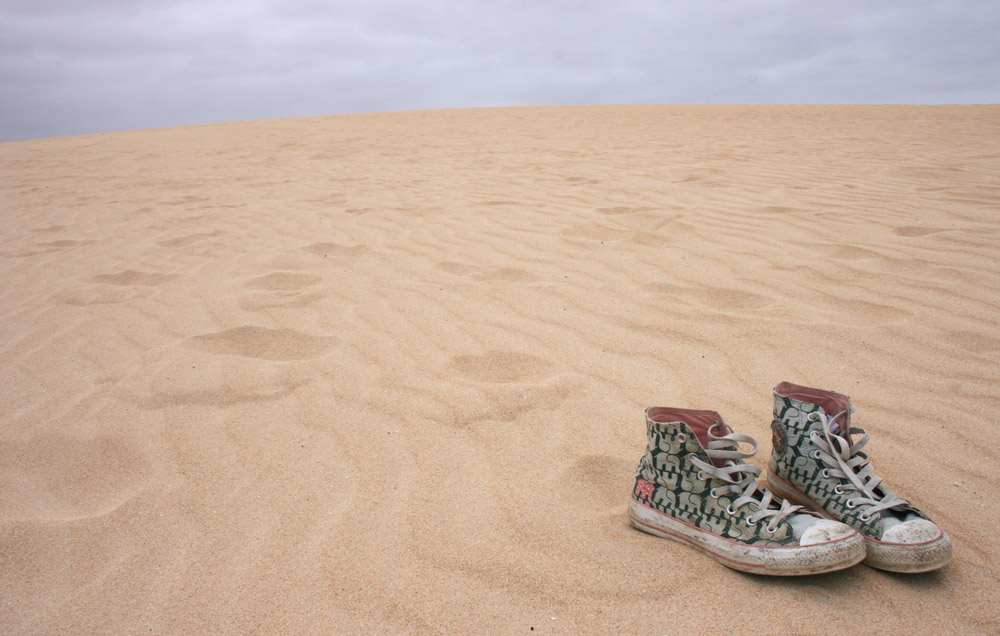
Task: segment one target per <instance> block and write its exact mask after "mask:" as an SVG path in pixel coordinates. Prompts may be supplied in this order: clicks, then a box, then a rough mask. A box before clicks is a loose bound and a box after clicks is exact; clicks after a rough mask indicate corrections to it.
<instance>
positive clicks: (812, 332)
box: [0, 106, 1000, 634]
mask: <svg viewBox="0 0 1000 636" xmlns="http://www.w3.org/2000/svg"><path fill="white" fill-rule="evenodd" d="M0 173H2V174H3V178H2V179H0V202H2V203H0V207H2V209H3V212H4V223H3V226H2V229H0V268H2V271H3V275H2V276H0V373H2V377H3V383H4V386H3V389H0V405H2V407H3V408H2V409H0V573H2V576H0V607H2V611H0V633H10V634H29V633H31V634H75V633H79V634H89V633H132V632H134V633H153V634H190V633H218V634H246V633H266V634H333V633H407V634H440V633H468V634H474V633H484V634H485V633H490V634H494V633H495V634H512V633H518V634H520V633H524V634H528V633H565V634H588V633H595V634H598V633H599V634H612V633H635V634H640V633H642V634H664V633H672V634H673V633H677V634H689V633H691V634H693V633H705V632H711V631H717V630H718V629H719V626H720V625H732V624H733V623H732V620H733V617H734V616H737V617H739V620H740V624H739V627H738V629H737V631H739V632H740V633H747V634H754V633H760V634H773V633H778V632H789V633H825V632H829V631H830V626H831V625H837V626H839V629H840V631H843V632H845V633H858V634H861V633H874V632H878V633H912V634H917V633H970V634H978V633H996V632H997V631H998V629H1000V611H998V609H997V607H998V606H997V603H996V602H995V598H996V592H995V590H996V589H997V588H998V587H1000V580H998V577H997V575H996V573H995V569H996V568H995V565H994V564H995V563H997V562H998V561H1000V542H998V541H997V540H996V539H995V538H994V537H993V536H992V535H991V534H990V531H989V529H990V528H992V527H993V526H994V525H995V520H996V519H997V518H1000V503H998V501H997V500H996V498H995V497H991V496H989V494H990V493H993V492H994V490H995V478H994V476H993V470H992V468H991V467H993V466H995V464H996V462H995V453H996V449H997V448H998V447H1000V429H998V428H997V427H996V426H995V422H996V420H997V416H998V412H997V401H996V387H997V384H998V380H1000V372H998V369H1000V337H998V334H1000V261H998V259H997V240H998V238H1000V220H998V217H997V214H996V211H997V210H998V209H1000V108H998V107H996V106H983V107H926V108H924V107H907V108H895V107H847V106H843V107H819V106H816V107H774V106H768V107H764V106H760V107H740V106H718V107H702V106H672V107H666V106H663V107H661V106H635V107H579V108H518V109H496V110H494V109H475V110H451V111H436V112H409V113H383V114H372V115H350V116H337V117H319V118H301V119H294V120H281V121H267V122H244V123H236V124H223V125H213V126H200V127H193V128H178V129H171V130H148V131H135V132H128V133H119V134H108V135H90V136H81V137H73V138H66V139H50V140H39V141H31V142H18V143H9V144H0ZM786 379H787V380H791V381H796V382H801V383H803V384H808V385H819V386H825V387H828V388H831V389H837V390H840V391H845V392H848V393H850V394H851V395H852V397H853V398H854V399H855V402H856V403H857V405H858V407H859V413H858V418H859V419H858V422H859V424H861V425H862V426H865V427H867V428H868V429H869V430H870V431H871V432H872V434H873V441H872V443H871V445H870V448H871V449H872V453H873V455H874V456H875V461H876V467H877V470H878V472H879V474H880V475H882V476H883V477H884V478H885V479H886V481H887V483H888V484H890V486H891V487H893V488H894V489H895V490H897V491H899V492H900V493H901V494H903V495H905V496H908V497H911V498H912V499H913V500H915V501H916V502H918V503H919V504H920V505H921V507H923V508H925V509H926V510H928V511H929V512H930V513H931V514H932V515H933V517H934V518H935V519H937V520H939V521H940V522H941V523H942V524H943V525H945V527H946V528H947V529H948V530H949V532H950V533H951V535H952V537H953V540H954V542H955V554H956V561H955V563H953V564H952V565H951V566H949V567H948V568H946V569H945V570H943V571H941V572H938V573H936V574H933V575H929V576H926V577H912V578H906V579H905V580H904V579H902V578H895V577H890V576H886V575H885V574H883V573H879V572H876V571H874V570H870V569H866V568H856V569H853V570H850V571H848V572H844V573H841V574H838V575H833V576H828V577H823V578H822V579H821V580H820V579H816V580H813V579H808V578H807V579H804V580H799V581H771V580H761V579H759V578H754V577H748V576H743V575H736V574H734V573H732V572H730V571H728V570H725V569H724V568H722V567H720V566H718V565H716V564H714V563H713V562H710V561H709V560H707V559H705V558H704V557H703V556H702V555H700V554H698V553H697V552H695V551H693V550H690V549H687V548H685V547H684V546H681V545H677V544H671V543H667V542H664V541H661V540H658V539H655V538H652V537H650V536H648V535H644V534H641V533H638V532H635V531H633V530H632V529H630V528H629V526H628V524H627V523H626V520H625V517H624V510H625V502H626V496H627V492H628V489H629V487H630V480H631V478H632V475H633V470H634V468H635V462H636V461H637V460H638V457H639V455H640V454H641V452H642V445H643V444H644V429H643V419H642V410H643V408H644V407H646V406H649V405H653V404H665V405H675V406H687V407H691V408H713V409H718V410H720V411H722V412H723V413H725V414H726V415H727V416H728V417H729V419H730V420H731V422H732V423H733V424H734V425H735V426H737V428H738V429H739V430H740V431H742V432H745V433H749V434H751V435H754V436H755V437H757V438H758V440H760V441H761V443H762V446H763V449H764V452H763V453H762V457H758V458H757V460H755V461H757V462H758V463H759V464H760V465H763V463H764V462H765V461H766V452H767V450H768V449H769V445H768V441H767V440H769V422H770V407H771V405H770V396H769V393H768V391H769V389H770V387H771V386H773V385H774V384H776V383H777V382H779V381H781V380H786ZM718 598H725V599H726V602H725V603H718V602H715V601H713V600H712V599H718ZM761 599H766V602H761ZM844 608H850V611H847V612H845V610H844ZM886 608H893V609H892V611H887V610H886ZM917 609H919V611H917ZM553 617H554V619H553ZM531 628H534V632H532V631H531Z"/></svg>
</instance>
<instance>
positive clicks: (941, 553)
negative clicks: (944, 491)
mask: <svg viewBox="0 0 1000 636" xmlns="http://www.w3.org/2000/svg"><path fill="white" fill-rule="evenodd" d="M767 484H768V487H769V488H770V490H771V492H773V493H774V494H776V495H778V496H779V497H781V498H783V499H788V500H789V501H791V502H792V503H797V504H800V505H802V506H805V507H806V508H809V509H810V510H815V511H816V512H818V513H820V514H821V515H823V516H824V517H827V518H828V519H833V517H831V516H830V515H829V514H827V513H826V511H824V510H821V509H820V508H819V506H817V505H816V504H815V503H813V502H812V500H811V499H810V498H809V496H808V495H806V494H805V493H804V492H802V491H801V490H799V489H798V488H796V487H795V485H794V484H792V483H790V482H789V481H788V480H786V479H784V478H782V477H779V476H777V475H775V474H774V473H773V472H772V471H771V469H770V468H768V470H767ZM864 540H865V551H866V552H867V556H866V557H865V560H864V563H865V565H867V566H869V567H873V568H877V569H879V570H887V571H889V572H903V573H907V574H919V573H921V572H932V571H934V570H937V569H939V568H942V567H944V566H945V565H947V564H948V562H949V561H951V539H949V538H948V535H947V534H945V532H944V531H943V530H942V531H941V534H939V535H938V536H937V537H935V538H933V539H931V540H929V541H923V542H921V543H886V542H885V541H878V540H877V539H870V538H868V537H864Z"/></svg>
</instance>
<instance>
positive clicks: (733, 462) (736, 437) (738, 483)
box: [688, 422, 802, 533]
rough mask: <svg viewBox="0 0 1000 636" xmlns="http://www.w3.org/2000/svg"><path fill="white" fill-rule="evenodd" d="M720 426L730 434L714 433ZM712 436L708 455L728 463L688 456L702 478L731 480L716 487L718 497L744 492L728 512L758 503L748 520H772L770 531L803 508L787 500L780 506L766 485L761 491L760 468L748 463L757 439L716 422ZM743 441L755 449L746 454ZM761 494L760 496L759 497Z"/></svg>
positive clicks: (712, 427)
mask: <svg viewBox="0 0 1000 636" xmlns="http://www.w3.org/2000/svg"><path fill="white" fill-rule="evenodd" d="M717 425H721V426H722V427H723V428H724V429H725V430H726V431H728V434H727V435H723V436H721V437H717V436H715V435H714V434H713V433H712V429H714V428H715V427H716V426H717ZM708 436H709V437H710V438H711V439H712V441H710V442H709V443H708V446H707V447H706V448H705V452H706V453H707V454H708V457H709V459H724V460H726V463H725V465H724V466H722V467H719V466H716V465H715V464H713V463H711V462H706V461H704V460H701V459H699V458H697V457H695V456H694V455H688V457H689V458H690V459H691V463H693V464H694V465H695V466H697V467H698V469H699V470H700V471H701V474H700V475H699V478H700V479H704V476H705V475H711V476H712V477H714V478H715V479H719V480H721V481H724V482H726V483H727V485H725V486H718V487H716V488H712V490H711V496H712V497H714V498H718V497H720V496H722V495H735V494H737V493H741V494H740V496H739V497H737V498H736V499H735V500H734V501H733V502H732V503H731V504H730V505H729V507H728V508H726V512H727V513H729V514H731V515H732V514H736V511H737V510H739V509H740V508H741V507H742V506H745V505H746V504H754V505H756V506H757V510H755V511H754V512H753V513H751V514H750V516H749V517H748V519H747V523H749V524H750V525H756V524H757V522H758V521H761V520H762V519H769V521H768V524H767V528H766V530H767V531H768V532H772V533H773V532H775V531H776V530H777V529H778V528H777V525H778V524H779V523H781V522H782V521H783V520H785V519H787V518H788V517H790V516H791V515H793V514H796V513H798V512H799V510H801V508H802V506H797V505H793V504H790V503H789V502H788V501H785V500H778V501H781V506H780V507H777V502H776V501H775V497H774V495H772V494H771V491H770V490H767V489H766V488H765V489H763V490H761V488H760V486H759V485H758V484H757V477H759V476H760V469H759V468H757V467H756V466H751V465H750V464H747V463H746V462H744V461H743V460H744V459H747V458H749V457H753V456H754V455H756V454H757V441H756V440H755V439H754V438H752V437H750V436H749V435H743V434H740V433H734V432H733V430H732V429H731V428H729V425H728V424H725V423H724V422H723V423H720V422H716V423H715V424H713V425H712V426H711V428H709V429H708ZM740 443H744V444H751V445H753V451H752V452H749V453H744V452H741V451H740V450H739V445H740ZM758 493H759V497H758V496H755V495H757V494H758Z"/></svg>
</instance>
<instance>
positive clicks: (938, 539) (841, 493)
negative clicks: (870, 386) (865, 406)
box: [767, 382, 951, 572]
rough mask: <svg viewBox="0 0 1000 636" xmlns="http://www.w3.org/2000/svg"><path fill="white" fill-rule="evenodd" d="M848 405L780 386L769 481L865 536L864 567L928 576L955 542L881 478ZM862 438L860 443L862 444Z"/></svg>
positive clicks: (843, 399) (839, 398)
mask: <svg viewBox="0 0 1000 636" xmlns="http://www.w3.org/2000/svg"><path fill="white" fill-rule="evenodd" d="M853 411H854V407H852V406H851V401H850V398H848V397H847V396H846V395H842V394H840V393H834V392H833V391H824V390H821V389H811V388H808V387H803V386H798V385H795V384H790V383H788V382H782V383H781V384H779V385H778V386H776V387H775V388H774V421H773V422H772V424H771V429H772V432H773V437H774V440H773V441H774V448H773V450H772V452H771V461H770V463H769V466H768V475H767V481H768V483H769V484H770V487H771V489H772V490H773V491H774V492H775V493H776V494H778V495H780V496H782V497H785V498H786V499H790V500H792V501H794V502H796V503H800V504H803V505H806V506H809V507H812V508H815V509H817V510H820V511H821V512H823V513H824V514H825V515H826V516H828V517H830V518H832V519H836V520H837V521H842V522H844V523H846V524H847V525H849V526H851V527H852V528H854V529H856V530H857V531H858V532H860V533H861V534H862V535H863V536H864V538H865V543H866V545H867V550H868V557H867V558H866V559H865V563H866V564H868V565H870V566H872V567H875V568H880V569H883V570H891V571H893V572H929V571H930V570H936V569H938V568H940V567H941V566H943V565H945V564H946V563H948V561H949V560H950V559H951V540H950V539H949V538H948V535H947V534H945V533H944V532H943V531H942V530H941V528H939V527H938V526H937V525H935V524H934V523H933V522H932V521H930V520H929V519H928V518H927V515H925V514H924V513H922V512H921V511H920V510H918V509H917V508H916V507H915V506H913V505H912V504H911V503H909V502H908V501H906V500H905V499H902V498H900V497H897V496H896V495H894V494H893V493H892V492H890V491H889V490H888V489H887V488H886V487H885V486H884V485H883V484H882V479H881V478H880V477H876V476H875V475H874V474H872V473H873V468H872V465H871V462H870V461H869V459H868V456H867V455H866V454H865V453H862V452H861V448H862V447H863V446H864V445H865V444H867V443H868V434H867V433H865V431H864V430H863V429H860V428H852V427H851V413H852V412H853ZM858 436H860V437H858Z"/></svg>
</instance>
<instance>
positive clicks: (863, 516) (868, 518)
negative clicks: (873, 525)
mask: <svg viewBox="0 0 1000 636" xmlns="http://www.w3.org/2000/svg"><path fill="white" fill-rule="evenodd" d="M858 519H861V520H862V521H864V522H865V523H868V522H869V521H871V515H868V514H865V513H863V512H862V513H861V514H860V515H858Z"/></svg>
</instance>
